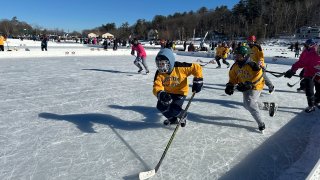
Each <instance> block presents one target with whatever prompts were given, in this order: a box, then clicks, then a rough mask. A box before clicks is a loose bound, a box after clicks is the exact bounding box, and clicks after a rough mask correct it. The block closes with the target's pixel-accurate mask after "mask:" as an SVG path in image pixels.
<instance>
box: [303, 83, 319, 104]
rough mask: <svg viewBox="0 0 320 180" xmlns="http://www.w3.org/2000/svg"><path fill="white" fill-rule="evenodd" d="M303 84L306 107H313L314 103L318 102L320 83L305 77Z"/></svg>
mask: <svg viewBox="0 0 320 180" xmlns="http://www.w3.org/2000/svg"><path fill="white" fill-rule="evenodd" d="M304 82H305V87H306V96H307V101H308V106H314V105H315V103H319V102H320V83H318V82H315V81H313V80H312V78H311V77H305V78H304ZM314 89H315V90H316V91H314Z"/></svg>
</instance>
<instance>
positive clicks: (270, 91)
mask: <svg viewBox="0 0 320 180" xmlns="http://www.w3.org/2000/svg"><path fill="white" fill-rule="evenodd" d="M275 90H276V89H275V88H274V86H271V87H270V88H269V94H273V93H274V91H275Z"/></svg>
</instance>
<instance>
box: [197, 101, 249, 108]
mask: <svg viewBox="0 0 320 180" xmlns="http://www.w3.org/2000/svg"><path fill="white" fill-rule="evenodd" d="M193 101H194V102H197V101H198V102H205V103H210V104H214V105H220V106H224V107H227V108H233V109H234V108H237V109H239V108H241V107H242V106H243V103H242V102H237V101H230V100H223V99H194V100H193ZM212 109H214V106H212Z"/></svg>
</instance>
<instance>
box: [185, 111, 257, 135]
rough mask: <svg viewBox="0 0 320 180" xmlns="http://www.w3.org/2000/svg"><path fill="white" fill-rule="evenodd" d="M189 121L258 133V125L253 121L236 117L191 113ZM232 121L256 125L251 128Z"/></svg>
mask: <svg viewBox="0 0 320 180" xmlns="http://www.w3.org/2000/svg"><path fill="white" fill-rule="evenodd" d="M188 121H193V122H196V123H203V124H212V125H217V126H227V127H234V128H243V129H246V130H248V131H250V132H257V126H258V125H257V124H256V122H255V121H253V120H247V119H241V118H235V117H227V116H203V115H199V114H194V113H189V114H188ZM232 121H238V122H239V121H243V122H253V123H254V124H253V125H252V126H251V124H250V126H246V125H242V124H236V123H233V122H232Z"/></svg>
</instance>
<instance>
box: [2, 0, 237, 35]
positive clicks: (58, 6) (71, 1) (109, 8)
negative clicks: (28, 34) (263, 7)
mask: <svg viewBox="0 0 320 180" xmlns="http://www.w3.org/2000/svg"><path fill="white" fill-rule="evenodd" d="M238 2H239V0H228V1H221V0H95V1H88V0H55V1H52V0H45V1H43V0H18V1H17V0H16V1H8V0H6V1H3V2H1V16H0V19H11V18H12V17H14V16H16V17H17V18H18V20H19V21H25V22H27V23H29V24H31V25H33V26H40V27H42V28H47V29H54V28H59V29H63V30H64V31H66V32H68V31H70V32H71V31H73V30H76V31H81V30H83V29H91V28H94V27H98V26H101V25H102V24H107V23H113V22H114V23H116V25H117V27H119V26H121V24H122V23H125V22H128V23H129V25H133V24H134V23H135V22H136V21H137V20H138V19H145V20H147V21H151V20H152V19H153V17H154V16H155V15H164V16H167V15H170V14H174V13H175V12H180V13H183V12H189V11H191V10H193V11H197V10H198V9H199V8H201V7H207V8H208V9H214V8H215V7H217V6H221V5H226V6H228V8H229V9H231V8H232V7H233V6H234V5H235V4H236V3H238Z"/></svg>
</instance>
